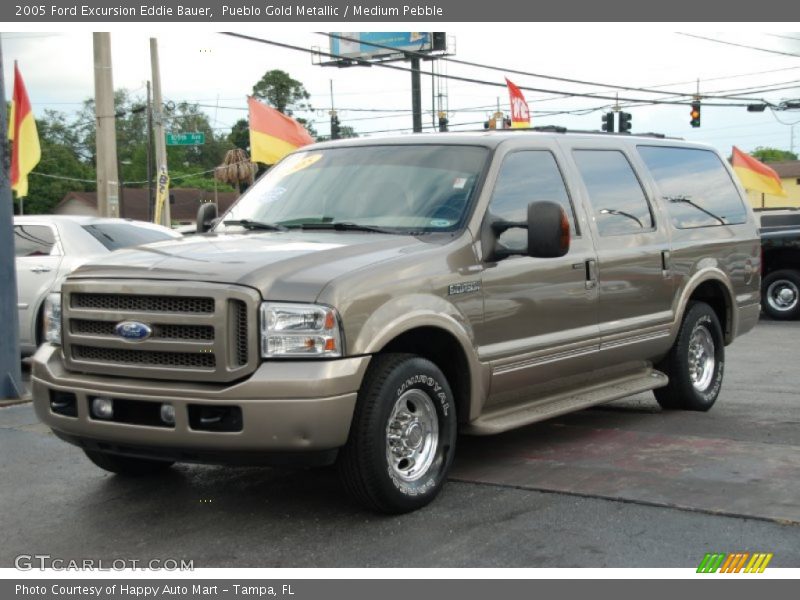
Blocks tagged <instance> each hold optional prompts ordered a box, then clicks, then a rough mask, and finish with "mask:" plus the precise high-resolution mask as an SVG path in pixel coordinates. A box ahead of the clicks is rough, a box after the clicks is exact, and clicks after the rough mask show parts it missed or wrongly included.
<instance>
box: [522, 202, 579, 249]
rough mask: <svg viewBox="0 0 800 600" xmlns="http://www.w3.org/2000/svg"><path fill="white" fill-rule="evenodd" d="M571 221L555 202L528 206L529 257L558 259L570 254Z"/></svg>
mask: <svg viewBox="0 0 800 600" xmlns="http://www.w3.org/2000/svg"><path fill="white" fill-rule="evenodd" d="M569 238H570V235H569V219H568V218H567V213H565V212H564V209H563V208H561V206H560V205H558V204H556V203H555V202H531V203H530V204H528V256H534V257H537V258H558V257H559V256H564V255H565V254H566V253H567V252H569Z"/></svg>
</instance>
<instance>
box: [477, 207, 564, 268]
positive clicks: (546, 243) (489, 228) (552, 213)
mask: <svg viewBox="0 0 800 600" xmlns="http://www.w3.org/2000/svg"><path fill="white" fill-rule="evenodd" d="M515 227H516V228H519V229H527V230H528V236H527V238H528V245H527V248H526V249H525V250H509V249H508V248H505V247H503V246H501V245H500V244H498V239H499V238H500V236H501V235H502V234H503V232H505V231H508V230H509V229H512V228H515ZM481 242H482V245H483V256H484V260H486V261H489V262H493V261H498V260H502V259H504V258H508V257H509V256H513V255H524V256H532V257H534V258H557V257H559V256H564V255H565V254H566V253H567V252H569V243H570V227H569V219H568V218H567V213H565V212H564V209H563V208H561V206H560V205H559V204H556V203H555V202H547V201H541V202H531V203H530V204H528V218H527V219H526V221H525V222H513V221H503V220H501V219H496V218H492V217H491V215H488V218H487V219H486V220H485V221H484V225H483V233H482V235H481Z"/></svg>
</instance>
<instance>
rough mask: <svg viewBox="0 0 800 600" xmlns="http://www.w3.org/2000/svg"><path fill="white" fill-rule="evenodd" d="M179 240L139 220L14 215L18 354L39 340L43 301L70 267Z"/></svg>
mask: <svg viewBox="0 0 800 600" xmlns="http://www.w3.org/2000/svg"><path fill="white" fill-rule="evenodd" d="M178 237H180V234H178V233H174V232H172V231H170V230H169V229H167V228H166V227H161V226H160V225H153V224H152V223H144V222H142V221H131V220H125V219H100V218H96V217H72V216H60V215H31V216H18V217H14V253H15V255H16V268H17V311H18V314H19V328H20V346H21V349H22V354H23V355H28V354H32V353H33V352H34V351H35V350H36V347H37V346H38V345H39V344H40V343H41V342H42V340H43V337H42V316H43V310H44V299H45V298H46V297H47V295H48V294H49V293H51V292H52V291H54V290H58V289H59V287H60V286H61V282H62V281H63V279H64V278H65V277H66V276H67V275H68V274H69V273H70V272H71V271H72V270H73V269H74V268H76V267H77V266H78V265H80V264H82V263H84V262H86V261H88V260H90V259H92V258H97V257H100V256H102V255H104V254H108V253H109V252H111V251H113V250H117V249H118V248H127V247H128V246H136V245H139V244H146V243H149V242H155V241H161V240H167V239H174V238H178Z"/></svg>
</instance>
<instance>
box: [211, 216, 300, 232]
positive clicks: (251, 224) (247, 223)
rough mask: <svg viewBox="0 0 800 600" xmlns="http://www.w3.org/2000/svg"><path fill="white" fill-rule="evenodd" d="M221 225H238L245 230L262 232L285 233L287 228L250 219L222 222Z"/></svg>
mask: <svg viewBox="0 0 800 600" xmlns="http://www.w3.org/2000/svg"><path fill="white" fill-rule="evenodd" d="M222 224H223V225H238V226H239V227H244V228H245V229H260V230H262V231H287V228H286V227H284V226H283V225H278V224H277V223H265V222H263V221H253V220H251V219H239V220H234V221H223V222H222Z"/></svg>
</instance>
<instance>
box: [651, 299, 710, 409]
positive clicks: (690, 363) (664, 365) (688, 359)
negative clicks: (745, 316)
mask: <svg viewBox="0 0 800 600" xmlns="http://www.w3.org/2000/svg"><path fill="white" fill-rule="evenodd" d="M656 368H657V369H659V370H660V371H662V372H664V373H666V374H667V375H668V376H669V384H667V386H666V387H663V388H658V389H655V390H653V393H654V394H655V397H656V400H657V401H658V403H659V404H660V405H661V408H663V409H666V410H676V409H683V410H697V411H703V412H704V411H707V410H708V409H710V408H711V407H712V406H713V405H714V402H716V400H717V396H719V391H720V388H721V387H722V377H723V374H724V371H725V339H724V337H723V335H722V327H720V324H719V319H718V318H717V314H716V313H715V312H714V310H713V309H712V308H711V307H710V306H709V305H708V304H706V303H704V302H692V303H690V304H689V306H688V308H687V310H686V314H685V315H684V317H683V322H682V323H681V328H680V330H679V331H678V337H677V338H676V340H675V343H674V344H673V346H672V348H671V349H670V351H669V354H667V356H666V357H665V358H664V360H662V361H661V363H659V364H658V365H656Z"/></svg>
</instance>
